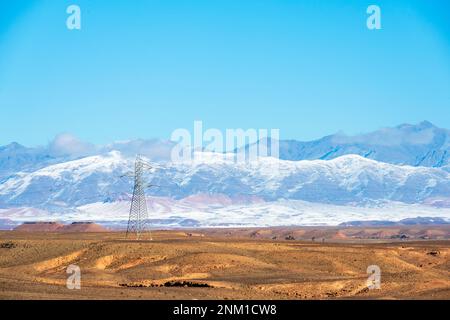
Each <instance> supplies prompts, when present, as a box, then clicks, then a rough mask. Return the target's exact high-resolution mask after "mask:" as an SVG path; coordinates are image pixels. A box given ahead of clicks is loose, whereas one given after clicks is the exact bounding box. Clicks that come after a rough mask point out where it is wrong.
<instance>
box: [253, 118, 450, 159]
mask: <svg viewBox="0 0 450 320" xmlns="http://www.w3.org/2000/svg"><path fill="white" fill-rule="evenodd" d="M279 146H280V159H283V160H293V161H297V160H331V159H335V158H338V157H340V156H343V155H348V154H356V155H359V156H362V157H364V158H368V159H372V160H377V161H381V162H386V163H391V164H398V165H411V166H416V167H417V166H424V167H443V166H446V165H449V164H450V130H447V129H441V128H438V127H436V126H434V125H433V124H432V123H430V122H428V121H424V122H421V123H419V124H417V125H411V124H403V125H400V126H397V127H394V128H383V129H380V130H377V131H374V132H371V133H367V134H361V135H357V136H346V135H344V134H341V133H338V134H334V135H330V136H326V137H324V138H321V139H319V140H314V141H308V142H302V141H296V140H280V141H279ZM248 148H249V146H247V147H246V149H247V150H248ZM269 150H270V141H269Z"/></svg>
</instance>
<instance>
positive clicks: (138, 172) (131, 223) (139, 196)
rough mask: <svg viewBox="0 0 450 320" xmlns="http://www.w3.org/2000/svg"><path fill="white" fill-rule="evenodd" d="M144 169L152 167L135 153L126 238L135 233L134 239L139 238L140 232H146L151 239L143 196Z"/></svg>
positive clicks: (144, 187) (145, 186) (145, 202)
mask: <svg viewBox="0 0 450 320" xmlns="http://www.w3.org/2000/svg"><path fill="white" fill-rule="evenodd" d="M144 169H152V167H151V165H149V164H148V163H147V162H145V161H144V160H143V159H142V158H141V156H140V155H137V157H136V162H135V168H134V189H133V198H132V199H131V207H130V217H129V220H128V228H127V238H128V236H129V235H131V234H136V239H137V240H139V239H140V238H141V235H142V234H144V233H147V232H148V234H149V236H150V240H153V239H152V235H151V232H150V229H149V225H148V224H149V221H148V212H147V199H146V197H145V189H146V188H147V184H145V183H144Z"/></svg>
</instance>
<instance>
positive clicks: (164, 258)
mask: <svg viewBox="0 0 450 320" xmlns="http://www.w3.org/2000/svg"><path fill="white" fill-rule="evenodd" d="M302 230H303V231H302ZM314 230H315V229H314ZM384 231H385V232H387V235H389V237H386V239H384V240H380V239H376V240H370V239H358V238H349V232H347V231H346V232H342V235H340V236H339V237H338V238H339V239H331V237H329V238H326V237H325V234H328V233H329V232H330V231H329V229H327V231H326V232H325V231H324V237H323V239H326V240H322V238H320V237H318V236H317V232H316V233H314V234H315V235H316V237H315V239H314V242H313V241H312V239H309V240H298V238H301V236H300V235H303V236H304V238H309V237H310V235H311V233H307V232H311V229H310V228H309V229H308V228H307V230H306V231H305V229H296V230H293V229H289V228H288V229H280V228H278V229H245V230H230V229H221V230H193V231H158V232H153V234H152V238H153V241H151V240H149V238H148V237H147V238H146V239H144V240H141V241H136V240H130V239H126V238H125V235H124V234H123V233H113V232H109V233H30V232H19V231H13V232H0V299H418V298H420V299H450V259H449V257H450V256H449V254H450V241H448V240H420V241H418V240H414V241H409V240H407V238H403V239H399V238H392V239H391V238H390V236H391V233H392V232H391V231H389V230H384ZM327 232H328V233H327ZM339 232H340V231H339ZM353 232H355V233H358V232H360V231H357V230H356V229H353ZM331 234H333V235H335V234H336V232H335V231H332V232H331ZM395 234H397V233H395ZM289 236H290V237H291V238H289ZM69 265H77V266H79V267H80V270H81V290H69V289H67V287H66V281H67V278H68V276H69V275H68V274H67V273H66V271H67V267H68V266H69ZM370 265H377V266H379V267H380V269H381V289H379V290H369V289H368V288H367V278H368V275H367V273H366V272H367V267H368V266H370Z"/></svg>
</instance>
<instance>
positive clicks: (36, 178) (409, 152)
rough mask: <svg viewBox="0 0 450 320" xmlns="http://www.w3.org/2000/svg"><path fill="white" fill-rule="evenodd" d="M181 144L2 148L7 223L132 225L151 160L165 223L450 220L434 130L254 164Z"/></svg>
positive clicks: (449, 180) (445, 165) (442, 140)
mask: <svg viewBox="0 0 450 320" xmlns="http://www.w3.org/2000/svg"><path fill="white" fill-rule="evenodd" d="M172 146H173V143H172V142H169V141H162V140H149V141H146V140H137V141H124V142H116V143H113V144H110V145H107V146H94V145H91V144H87V143H83V142H80V141H79V140H77V139H75V138H73V137H71V136H69V135H62V136H59V137H57V138H56V139H55V140H54V141H53V142H52V143H50V144H49V146H47V147H42V148H26V147H23V146H21V145H19V144H17V143H13V144H10V145H8V146H5V147H0V219H1V218H10V219H13V220H39V219H41V220H42V219H60V220H71V219H72V220H75V219H83V220H96V221H102V220H105V221H106V220H107V221H113V220H126V216H127V213H128V209H129V197H130V193H131V190H132V185H133V181H132V180H131V179H130V178H126V177H124V175H125V174H126V173H127V172H130V171H132V170H133V166H134V156H135V154H136V153H141V154H144V156H145V157H147V158H148V159H149V161H152V162H154V163H157V165H156V166H155V169H154V170H153V172H151V173H149V175H148V179H149V181H151V183H152V184H155V185H158V186H159V187H157V188H152V189H149V190H148V192H147V193H148V195H149V200H148V204H149V207H150V211H151V214H153V217H154V218H155V219H163V220H164V221H166V222H167V223H172V222H173V221H175V222H173V223H175V224H177V223H178V224H181V225H201V226H206V225H208V226H212V225H239V224H244V225H255V224H256V225H280V224H282V225H286V224H287V225H294V224H334V223H342V222H346V221H351V220H361V221H363V220H377V218H378V219H379V220H388V219H389V220H393V221H396V220H401V219H405V218H415V217H418V216H428V217H440V218H444V219H447V220H449V221H450V165H449V153H450V131H448V130H445V129H439V128H437V127H435V126H433V125H432V124H430V123H428V122H423V123H420V124H418V125H415V126H414V125H401V126H398V127H396V128H387V129H382V130H379V131H376V132H373V133H370V134H364V135H360V136H355V137H347V136H344V135H342V134H336V135H333V136H328V137H325V138H323V139H320V140H317V141H313V142H297V141H280V158H281V159H275V158H271V157H266V158H260V159H259V160H257V161H252V162H245V163H236V162H235V161H234V160H233V158H234V155H233V154H218V153H207V152H197V153H195V159H194V160H193V161H191V162H187V163H172V162H170V161H169V160H170V151H171V148H172ZM304 159H307V160H304ZM150 196H151V197H150ZM170 221H172V222H170Z"/></svg>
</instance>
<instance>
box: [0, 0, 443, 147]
mask: <svg viewBox="0 0 450 320" xmlns="http://www.w3.org/2000/svg"><path fill="white" fill-rule="evenodd" d="M70 4H77V5H79V6H80V7H81V10H82V30H81V31H69V30H68V29H67V28H66V24H65V23H66V18H67V16H68V15H67V14H66V8H67V6H68V5H70ZM370 4H377V5H379V6H380V7H381V10H382V12H381V13H382V30H378V31H370V30H368V29H367V28H366V19H367V14H366V8H367V6H368V5H370ZM0 119H1V122H0V123H1V130H0V144H6V143H9V142H11V141H17V142H20V143H22V144H25V145H29V146H33V145H43V144H46V143H47V142H48V141H49V140H51V139H52V138H53V137H54V136H55V135H56V134H59V133H62V132H69V133H72V134H74V135H76V136H78V137H80V138H81V139H84V140H87V141H90V142H93V143H105V142H111V141H113V140H122V139H133V138H153V137H159V138H169V136H170V134H171V132H172V131H173V130H174V129H176V128H192V126H193V121H194V120H203V122H204V125H205V126H206V127H208V128H211V127H215V128H220V129H224V128H269V129H270V128H279V129H281V137H282V138H292V139H300V140H309V139H315V138H319V137H321V136H323V135H326V134H330V133H334V132H337V131H340V130H343V131H344V132H346V133H348V134H355V133H360V132H367V131H371V130H374V129H377V128H379V127H384V126H394V125H397V124H401V123H404V122H410V123H416V122H420V121H422V120H429V121H431V122H433V123H435V124H436V125H438V126H441V127H446V128H450V2H449V1H447V0H433V1H427V0H421V1H419V0H395V1H392V0H390V1H384V0H373V1H361V0H360V1H356V0H334V1H328V0H322V1H313V0H304V1H300V0H297V1H288V0H246V1H244V0H240V1H234V0H208V1H206V0H205V1H195V0H191V1H174V0H159V1H153V0H147V1H143V0H142V1H139V0H133V1H130V0H127V1H126V0H115V1H106V0H72V1H64V0H59V1H55V0H46V1H45V0H42V1H32V0H29V1H26V0H9V1H7V0H2V1H0Z"/></svg>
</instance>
